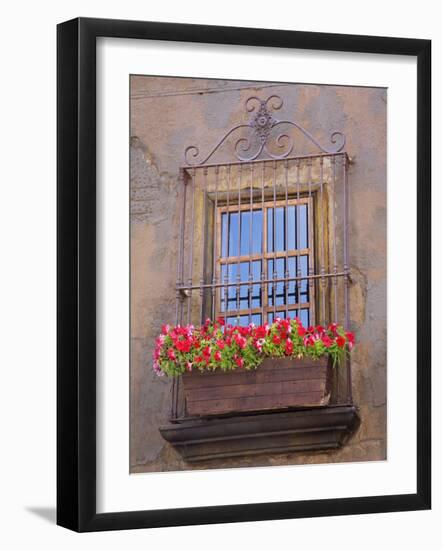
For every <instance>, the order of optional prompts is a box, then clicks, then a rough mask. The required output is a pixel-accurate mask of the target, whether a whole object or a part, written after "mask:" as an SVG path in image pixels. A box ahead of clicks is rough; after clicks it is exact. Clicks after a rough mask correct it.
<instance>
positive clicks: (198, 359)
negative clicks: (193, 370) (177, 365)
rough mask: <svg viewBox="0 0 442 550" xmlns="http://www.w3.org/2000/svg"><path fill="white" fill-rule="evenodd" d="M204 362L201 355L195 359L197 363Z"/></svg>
mask: <svg viewBox="0 0 442 550" xmlns="http://www.w3.org/2000/svg"><path fill="white" fill-rule="evenodd" d="M203 361H204V359H203V358H202V357H201V355H197V356H196V357H195V363H202V362H203Z"/></svg>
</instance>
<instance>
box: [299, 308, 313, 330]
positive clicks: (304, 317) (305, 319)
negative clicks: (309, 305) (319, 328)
mask: <svg viewBox="0 0 442 550" xmlns="http://www.w3.org/2000/svg"><path fill="white" fill-rule="evenodd" d="M298 317H299V320H300V321H301V323H302V324H303V325H304V326H305V327H308V326H309V325H310V311H309V310H308V309H301V310H300V311H299V313H298Z"/></svg>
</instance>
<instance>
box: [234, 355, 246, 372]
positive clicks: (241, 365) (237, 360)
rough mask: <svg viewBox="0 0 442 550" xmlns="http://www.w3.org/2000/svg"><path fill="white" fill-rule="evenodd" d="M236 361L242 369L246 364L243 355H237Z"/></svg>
mask: <svg viewBox="0 0 442 550" xmlns="http://www.w3.org/2000/svg"><path fill="white" fill-rule="evenodd" d="M235 363H236V364H237V365H238V367H239V368H240V369H242V368H243V366H244V359H243V358H242V357H236V358H235Z"/></svg>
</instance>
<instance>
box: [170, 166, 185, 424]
mask: <svg viewBox="0 0 442 550" xmlns="http://www.w3.org/2000/svg"><path fill="white" fill-rule="evenodd" d="M179 182H180V184H181V186H182V188H183V203H182V208H181V213H180V231H181V232H180V247H179V256H178V268H177V271H178V273H177V287H178V286H179V285H182V284H183V282H184V243H185V239H184V237H185V235H184V230H185V217H186V195H187V181H186V178H185V174H184V170H182V169H180V172H179ZM183 301H184V295H183V294H182V293H181V292H180V291H179V290H177V297H176V312H175V317H176V319H175V321H176V323H175V324H178V322H179V321H181V320H182V316H183ZM178 390H179V382H178V379H177V378H174V379H173V382H172V388H171V392H172V404H171V410H170V416H171V419H175V418H176V417H177V416H178Z"/></svg>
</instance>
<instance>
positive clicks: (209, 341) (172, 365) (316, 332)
mask: <svg viewBox="0 0 442 550" xmlns="http://www.w3.org/2000/svg"><path fill="white" fill-rule="evenodd" d="M353 345H354V335H353V333H352V332H346V331H345V330H344V328H343V327H342V326H341V325H338V324H336V323H332V324H330V325H328V327H323V326H321V325H317V326H310V327H308V328H306V327H304V326H303V325H302V323H301V321H300V320H299V319H298V318H295V319H290V318H287V319H280V318H278V317H277V318H276V320H275V322H274V323H273V324H271V325H269V324H268V323H265V324H264V325H261V326H255V325H254V324H253V323H251V324H250V325H248V326H245V327H243V326H232V325H228V324H227V325H226V324H225V323H224V319H223V318H220V319H218V320H217V321H216V322H212V321H211V320H210V319H207V320H206V322H205V323H204V325H202V326H200V327H195V326H193V325H186V326H180V325H176V326H170V325H163V327H162V330H161V334H160V336H158V338H157V339H156V340H155V350H154V353H153V359H154V363H153V369H154V371H155V372H156V373H157V375H158V376H163V375H164V374H167V375H168V376H179V375H181V374H183V373H184V372H186V371H192V369H198V370H200V371H204V370H215V369H221V370H223V371H229V370H235V369H238V368H240V369H246V370H250V369H255V368H257V367H258V366H259V364H260V363H261V362H262V361H263V360H264V359H265V357H297V358H299V359H300V358H302V357H311V358H319V357H321V356H323V355H326V354H327V355H329V356H330V357H331V359H332V362H333V366H334V365H336V363H340V362H341V361H342V359H343V358H344V357H345V355H346V354H347V353H349V352H350V351H351V349H352V348H353Z"/></svg>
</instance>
